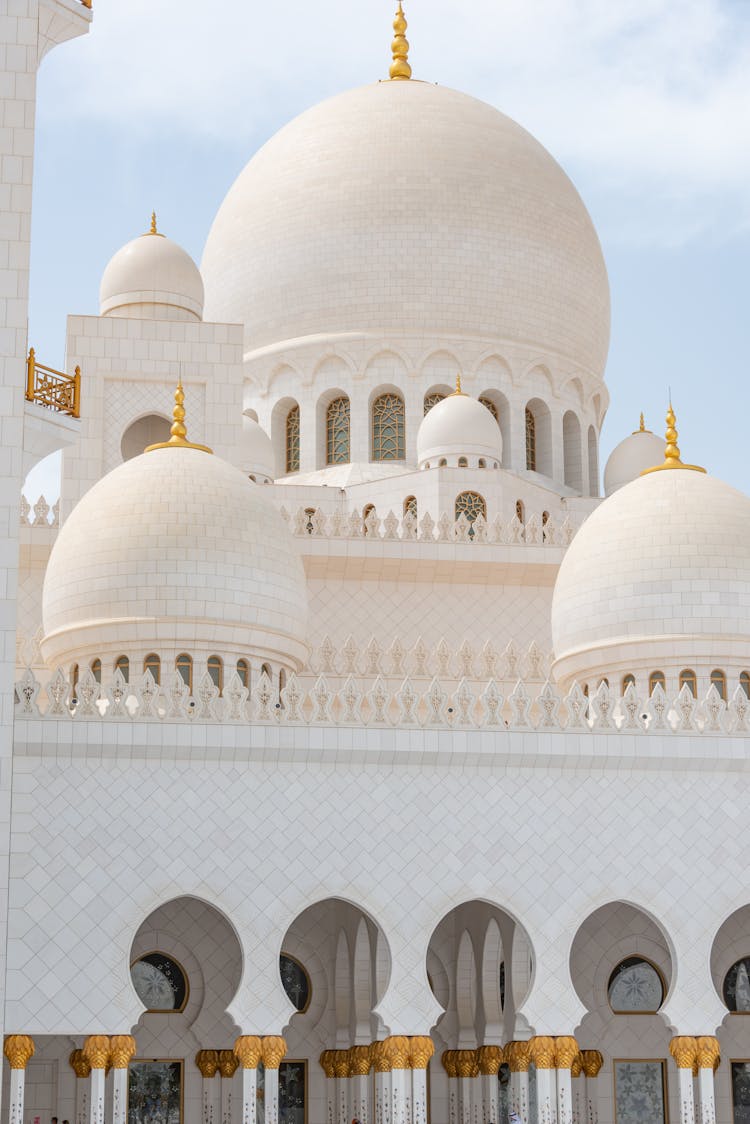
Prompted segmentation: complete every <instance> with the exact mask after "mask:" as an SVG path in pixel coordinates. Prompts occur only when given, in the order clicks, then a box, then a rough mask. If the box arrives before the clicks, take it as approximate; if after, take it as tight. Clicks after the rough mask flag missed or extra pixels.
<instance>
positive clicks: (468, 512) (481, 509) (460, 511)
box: [456, 492, 487, 523]
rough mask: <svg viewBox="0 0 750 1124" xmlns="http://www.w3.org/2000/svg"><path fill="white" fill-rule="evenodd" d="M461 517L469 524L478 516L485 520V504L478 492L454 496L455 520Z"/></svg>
mask: <svg viewBox="0 0 750 1124" xmlns="http://www.w3.org/2000/svg"><path fill="white" fill-rule="evenodd" d="M461 515H465V516H466V518H467V519H468V520H469V522H470V523H473V522H474V520H475V519H476V518H477V516H479V515H481V516H482V517H483V518H484V519H486V518H487V504H486V503H485V502H484V499H483V498H482V496H480V495H479V492H461V494H460V495H459V496H456V519H458V518H459V517H460V516H461Z"/></svg>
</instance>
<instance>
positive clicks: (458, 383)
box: [453, 371, 463, 394]
mask: <svg viewBox="0 0 750 1124" xmlns="http://www.w3.org/2000/svg"><path fill="white" fill-rule="evenodd" d="M453 393H454V394H463V390H462V389H461V372H460V371H459V372H458V374H457V375H456V389H455V390H454V391H453Z"/></svg>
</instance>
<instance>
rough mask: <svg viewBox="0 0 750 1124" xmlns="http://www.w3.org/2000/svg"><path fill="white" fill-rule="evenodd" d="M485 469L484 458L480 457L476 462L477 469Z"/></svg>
mask: <svg viewBox="0 0 750 1124" xmlns="http://www.w3.org/2000/svg"><path fill="white" fill-rule="evenodd" d="M486 467H487V462H486V461H485V459H484V457H480V458H479V460H478V461H477V468H486Z"/></svg>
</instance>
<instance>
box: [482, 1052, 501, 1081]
mask: <svg viewBox="0 0 750 1124" xmlns="http://www.w3.org/2000/svg"><path fill="white" fill-rule="evenodd" d="M502 1064H503V1050H502V1047H501V1046H480V1047H479V1049H478V1050H477V1065H478V1066H479V1072H480V1073H483V1074H486V1075H487V1076H489V1077H496V1076H497V1071H498V1070H499V1069H500V1066H501V1065H502Z"/></svg>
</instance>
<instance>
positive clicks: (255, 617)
mask: <svg viewBox="0 0 750 1124" xmlns="http://www.w3.org/2000/svg"><path fill="white" fill-rule="evenodd" d="M43 620H44V633H45V635H44V640H43V654H44V658H45V660H46V662H47V663H48V664H49V665H51V666H55V665H58V664H66V665H67V664H69V663H72V662H81V663H82V664H85V663H87V662H89V661H90V660H92V659H94V658H97V657H98V658H101V659H102V662H103V663H104V662H105V659H106V658H110V659H111V660H114V659H116V658H117V657H118V656H119V655H121V654H125V655H127V656H128V657H129V658H130V660H131V664H132V663H133V661H134V660H135V661H136V663H137V662H138V661H139V660H142V659H143V658H144V657H145V655H146V654H148V653H149V652H155V653H157V654H158V655H159V656H161V658H162V663H164V661H165V658H166V659H171V660H174V659H175V658H176V657H177V655H179V654H180V653H182V652H186V653H188V654H190V655H192V656H198V657H201V658H208V656H210V655H212V654H218V655H219V656H220V657H221V658H222V659H224V660H225V662H227V667H229V666H230V664H229V661H233V660H236V659H238V658H247V659H250V660H251V661H252V662H256V661H257V663H258V664H259V663H260V662H262V661H268V662H270V663H271V664H272V665H273V664H275V665H276V666H280V667H283V668H286V669H289V670H295V671H296V670H299V668H300V667H301V665H302V663H303V662H304V659H305V657H306V653H307V648H306V640H305V633H306V622H307V585H306V580H305V575H304V571H303V568H302V562H301V560H300V557H299V554H298V552H297V547H296V544H295V542H294V539H293V538H292V535H291V534H290V531H289V529H288V527H287V526H286V524H285V522H284V520H283V518H282V517H281V515H280V514H279V512H278V511H277V510H276V508H275V507H274V506H273V504H272V503H271V501H270V500H269V499H268V498H267V495H266V494H265V490H264V489H263V488H257V487H255V486H254V485H253V484H251V483H250V481H249V480H248V479H247V477H246V476H244V475H243V474H242V472H240V471H239V469H236V468H234V467H232V466H231V465H229V464H227V462H226V461H223V460H221V459H220V458H219V457H216V456H211V455H209V454H207V453H205V452H201V451H199V450H198V449H196V448H191V447H182V448H167V449H156V450H154V451H152V452H147V453H144V454H142V455H141V456H138V457H134V458H133V459H132V460H129V461H126V463H125V464H122V465H120V466H119V467H118V468H116V469H114V470H113V471H112V472H110V473H109V474H108V475H107V476H105V477H103V479H101V480H100V481H99V482H98V483H97V484H95V485H94V487H93V488H91V489H90V491H88V492H87V493H86V495H85V496H84V497H83V499H82V500H81V501H80V502H79V503H78V504H77V506H76V507H75V508H74V510H73V512H72V513H71V515H70V516H69V518H68V519H67V520H66V522H65V523H64V524H63V526H62V528H61V530H60V534H59V536H58V538H57V541H56V542H55V545H54V547H53V549H52V553H51V555H50V559H49V564H48V566H47V572H46V576H45V580H44V593H43ZM110 666H111V664H110Z"/></svg>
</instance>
